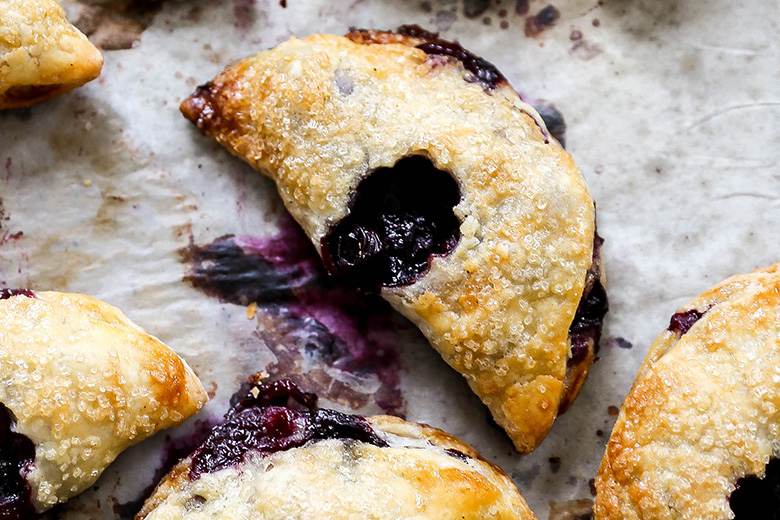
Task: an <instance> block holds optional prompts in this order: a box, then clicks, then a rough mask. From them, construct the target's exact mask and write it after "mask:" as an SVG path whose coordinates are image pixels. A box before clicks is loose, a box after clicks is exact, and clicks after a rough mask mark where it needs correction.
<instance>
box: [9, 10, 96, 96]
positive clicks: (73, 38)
mask: <svg viewBox="0 0 780 520" xmlns="http://www.w3.org/2000/svg"><path fill="white" fill-rule="evenodd" d="M102 66H103V56H102V55H101V54H100V51H99V50H97V49H96V48H95V46H94V45H92V44H91V43H90V42H89V40H88V39H87V37H86V36H84V35H83V34H82V33H81V32H80V31H79V30H78V29H76V28H75V27H74V26H72V25H71V24H70V23H69V22H68V21H67V20H66V19H65V11H64V10H63V9H62V6H60V4H58V3H57V2H56V0H0V109H4V108H18V107H25V106H29V105H32V104H34V103H39V102H41V101H45V100H47V99H50V98H53V97H55V96H59V95H60V94H63V93H65V92H67V91H69V90H72V89H74V88H76V87H79V86H81V85H83V84H84V83H86V82H88V81H91V80H93V79H95V78H96V77H98V75H99V74H100V69H101V67H102Z"/></svg>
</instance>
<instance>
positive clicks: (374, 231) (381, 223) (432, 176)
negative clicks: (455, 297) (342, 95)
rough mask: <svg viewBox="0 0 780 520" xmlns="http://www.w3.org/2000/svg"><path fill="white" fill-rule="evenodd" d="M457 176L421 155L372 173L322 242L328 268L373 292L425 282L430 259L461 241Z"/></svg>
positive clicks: (355, 284) (449, 249) (361, 184)
mask: <svg viewBox="0 0 780 520" xmlns="http://www.w3.org/2000/svg"><path fill="white" fill-rule="evenodd" d="M459 202H460V190H459V189H458V185H457V183H456V182H455V179H453V178H452V176H451V175H450V174H449V173H447V172H445V171H442V170H439V169H437V168H436V167H434V165H433V163H432V162H431V161H430V160H429V159H427V158H425V157H422V156H410V157H405V158H403V159H401V160H400V161H398V162H397V163H396V164H395V165H394V166H393V167H392V168H379V169H377V170H375V171H373V172H371V173H370V174H369V175H368V177H366V178H365V179H363V180H362V181H361V182H360V184H359V185H358V187H357V189H356V191H355V195H354V197H353V200H352V202H351V204H350V211H349V214H348V215H347V216H346V217H344V219H342V220H341V222H339V223H338V224H336V225H335V226H334V227H333V228H332V229H331V230H330V232H329V233H328V235H327V236H325V237H324V238H323V240H322V260H323V262H324V263H325V267H326V269H327V270H328V271H329V272H330V273H331V274H334V275H336V276H338V277H339V278H340V279H341V280H342V281H343V282H344V283H345V284H347V285H350V286H352V287H355V288H357V289H359V290H361V291H365V292H369V293H374V292H378V291H379V290H380V288H381V287H398V286H401V285H407V284H410V283H412V282H414V281H416V280H417V279H419V278H421V277H422V276H423V275H424V274H425V273H426V272H427V271H428V268H429V265H430V260H431V257H433V256H435V255H440V256H444V255H447V254H449V253H451V252H452V250H453V249H454V248H455V246H456V245H457V242H458V240H459V239H460V229H459V228H460V222H458V219H457V217H455V214H454V213H453V208H454V207H455V206H456V205H457V204H458V203H459Z"/></svg>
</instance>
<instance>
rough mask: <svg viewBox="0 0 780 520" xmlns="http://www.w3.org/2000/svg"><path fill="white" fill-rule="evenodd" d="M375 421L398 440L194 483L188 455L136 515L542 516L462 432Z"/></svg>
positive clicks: (272, 458)
mask: <svg viewBox="0 0 780 520" xmlns="http://www.w3.org/2000/svg"><path fill="white" fill-rule="evenodd" d="M368 421H369V423H370V424H371V426H372V427H373V429H374V430H375V431H376V432H377V435H379V436H381V437H382V438H383V439H386V440H387V441H388V443H389V444H390V446H388V447H378V446H375V445H372V444H368V443H363V442H357V441H345V440H341V439H334V440H321V441H318V442H313V443H310V444H306V445H304V446H302V447H299V448H293V449H289V450H286V451H281V452H278V453H274V454H273V455H268V456H260V455H257V456H248V457H247V458H246V459H245V460H244V461H243V462H242V463H241V464H240V465H238V466H236V467H231V468H227V469H222V470H220V471H217V472H215V473H210V474H203V475H201V476H200V478H198V479H197V480H194V481H193V480H192V479H191V478H190V475H189V467H190V463H191V459H190V458H188V459H184V460H183V461H182V462H181V463H179V464H178V465H177V466H176V467H174V469H173V470H172V471H171V472H170V473H169V474H168V475H167V476H166V477H165V479H163V481H162V482H161V483H160V485H159V486H158V487H157V489H156V490H155V492H154V493H153V494H152V496H151V497H149V499H148V500H147V502H146V503H145V504H144V508H143V509H142V511H141V512H140V513H139V514H138V516H137V517H136V518H137V519H138V520H144V519H145V520H174V519H176V520H183V519H188V520H190V519H191V520H195V519H201V518H202V519H207V518H208V519H228V518H229V519H231V520H244V519H246V520H249V519H253V520H254V519H263V520H273V519H279V520H281V519H287V518H330V519H347V518H373V519H376V520H381V519H388V520H389V519H396V518H415V519H432V520H433V519H436V520H440V519H441V520H444V519H453V520H454V519H459V520H460V519H474V520H476V519H481V518H494V519H506V520H509V519H522V520H532V519H535V518H536V517H535V516H534V514H533V513H532V512H531V511H530V509H528V505H527V504H526V503H525V500H524V499H523V497H522V496H521V495H520V493H518V491H517V488H516V487H515V486H514V484H513V483H512V481H511V480H510V479H509V477H507V476H506V474H504V473H503V472H502V471H501V470H500V469H499V468H497V467H496V466H494V465H492V464H490V463H489V462H487V461H485V460H483V459H481V458H480V457H479V454H478V453H477V452H476V451H474V449H473V448H472V447H470V446H468V445H466V444H464V443H463V442H461V441H459V440H458V439H456V438H455V437H453V436H451V435H448V434H446V433H444V432H442V431H441V430H437V429H435V428H431V427H429V426H425V425H421V424H416V423H409V422H405V421H402V420H400V419H398V418H395V417H389V416H376V417H371V418H369V419H368ZM448 449H449V450H452V451H450V453H448V452H447V451H446V450H448ZM452 453H454V454H455V455H457V456H453V455H452Z"/></svg>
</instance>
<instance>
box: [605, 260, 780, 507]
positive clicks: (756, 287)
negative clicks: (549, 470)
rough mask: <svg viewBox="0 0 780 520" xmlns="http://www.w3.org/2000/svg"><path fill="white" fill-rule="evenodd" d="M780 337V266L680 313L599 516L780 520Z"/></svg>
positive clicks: (637, 399) (619, 440) (621, 427)
mask: <svg viewBox="0 0 780 520" xmlns="http://www.w3.org/2000/svg"><path fill="white" fill-rule="evenodd" d="M779 331H780V264H775V265H772V266H770V267H768V268H765V269H759V270H757V271H753V272H752V273H749V274H745V275H739V276H733V277H731V278H729V279H727V280H726V281H724V282H722V283H720V284H718V285H716V286H715V287H714V288H712V289H710V290H709V291H707V292H706V293H704V294H702V295H701V296H699V297H698V298H696V299H694V300H693V301H692V302H690V303H688V304H687V305H685V306H684V307H682V308H681V309H680V310H679V311H677V313H676V314H675V315H674V316H672V319H671V322H670V324H669V328H668V329H667V330H665V331H664V332H663V333H662V334H661V335H660V336H658V337H657V338H656V340H655V341H654V342H653V344H652V345H651V346H650V351H649V353H648V355H647V359H645V362H644V364H643V365H642V367H641V368H640V369H639V375H638V376H637V379H636V382H635V383H634V386H633V388H632V389H631V391H630V392H629V394H628V396H627V397H626V399H625V401H624V402H623V408H622V410H621V411H620V414H619V415H618V419H617V422H616V424H615V428H614V430H613V431H612V436H611V438H610V440H609V443H608V445H607V451H606V454H605V456H604V460H603V462H602V463H601V468H600V470H599V474H598V478H597V479H596V490H597V495H596V501H595V509H594V512H595V518H597V519H616V520H617V519H621V520H631V519H643V520H655V519H686V520H695V519H707V520H720V519H723V520H726V519H731V518H736V519H737V520H763V519H773V518H778V516H777V514H778V513H777V512H778V511H780V464H778V463H777V462H776V461H777V459H775V457H778V455H780V334H779ZM770 460H772V462H770Z"/></svg>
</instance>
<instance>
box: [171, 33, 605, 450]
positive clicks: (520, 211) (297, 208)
mask: <svg viewBox="0 0 780 520" xmlns="http://www.w3.org/2000/svg"><path fill="white" fill-rule="evenodd" d="M388 34H389V33H375V32H358V33H352V34H350V35H349V36H350V38H351V39H349V38H342V37H337V36H329V35H314V36H310V37H307V38H305V39H295V38H293V39H291V40H289V41H287V42H285V43H283V44H281V45H279V46H278V47H276V48H275V49H273V50H270V51H266V52H262V53H259V54H257V55H255V56H252V57H249V58H247V59H245V60H243V61H240V62H238V63H235V64H233V65H230V66H229V67H228V68H227V69H226V70H225V71H224V72H223V73H222V74H220V75H219V76H217V77H216V78H215V79H214V80H213V81H211V82H210V83H208V84H207V85H204V86H203V87H201V88H199V89H198V91H197V92H196V93H195V94H194V95H193V96H192V97H191V98H189V99H188V100H186V101H185V102H184V103H183V104H182V112H183V113H184V115H185V116H186V117H187V118H189V119H190V120H192V121H193V122H195V123H196V124H197V125H198V127H199V128H201V129H202V130H203V131H204V132H205V133H207V134H208V135H210V136H212V137H213V138H215V139H216V140H217V141H219V142H220V143H221V144H223V145H224V146H226V147H227V148H228V149H229V150H230V151H231V152H232V153H234V154H236V155H238V156H239V157H241V158H243V159H244V160H246V161H247V162H249V163H250V164H251V165H252V166H253V167H255V168H256V169H258V170H259V171H260V172H262V173H264V174H266V175H268V176H269V177H271V178H272V179H274V180H275V181H276V184H277V187H278V190H279V193H280V195H281V197H282V199H283V201H284V203H285V205H286V207H287V209H288V210H289V211H290V213H291V214H292V215H293V217H294V218H295V219H296V220H297V221H298V222H299V223H300V224H301V226H302V227H303V229H304V231H305V232H306V233H307V234H308V236H309V237H310V238H311V240H312V241H313V243H314V245H315V246H316V247H317V248H318V251H320V253H321V254H322V253H323V246H322V241H323V239H324V238H325V237H326V236H327V234H328V233H329V231H330V230H331V229H332V228H333V226H334V225H335V224H336V223H338V222H339V221H340V220H341V219H343V218H344V217H345V216H346V215H347V213H348V212H349V207H350V203H351V201H352V198H353V196H354V191H355V189H356V187H357V186H358V184H359V183H360V181H361V180H362V179H364V178H365V177H367V176H368V175H369V174H370V173H371V172H373V171H376V170H377V169H379V168H383V167H384V168H387V167H392V166H393V165H395V164H396V163H398V162H399V161H400V160H401V159H402V158H404V157H408V156H414V155H418V156H423V157H426V158H428V159H430V161H431V162H432V163H433V165H434V166H435V167H436V168H438V169H439V170H443V171H446V172H448V173H449V174H450V175H451V176H452V177H453V178H454V179H455V181H456V182H457V184H458V187H459V189H460V195H461V200H460V203H459V204H458V205H457V206H456V207H455V208H454V213H455V216H456V217H457V218H458V220H459V222H460V228H459V240H458V242H457V246H455V248H454V250H452V252H451V253H449V254H448V255H446V256H435V257H432V259H431V261H430V265H429V269H428V271H427V273H426V274H425V275H424V276H422V278H420V279H418V280H417V281H415V282H414V283H410V284H407V285H400V286H395V287H383V288H382V290H381V295H382V296H383V297H384V298H385V299H387V300H388V301H389V302H390V303H391V304H392V305H393V306H394V307H395V308H396V309H397V310H398V311H399V312H401V313H402V314H404V315H405V316H406V317H408V318H409V319H410V320H412V321H413V322H414V323H415V324H416V325H417V326H418V327H419V328H420V329H421V330H422V332H423V333H424V334H425V336H426V337H427V338H428V340H429V341H430V342H431V343H432V345H433V346H434V347H435V348H436V349H437V350H438V351H439V352H440V353H441V355H442V356H443V357H444V359H445V360H446V361H447V363H449V364H450V365H451V366H452V367H453V368H455V369H456V370H458V371H459V372H460V373H461V374H463V376H464V377H465V378H466V379H467V380H468V382H469V385H470V386H471V387H472V389H473V390H474V391H475V392H476V393H477V394H478V395H479V396H480V398H481V399H482V400H483V402H485V404H487V405H488V407H489V408H490V410H491V412H492V414H493V416H494V418H495V419H496V421H497V422H498V423H499V424H500V425H501V426H502V427H503V428H504V429H505V430H506V431H507V433H508V434H509V436H510V437H511V438H512V440H513V441H514V444H515V446H516V448H517V449H518V450H520V451H523V452H527V451H530V450H532V449H533V448H535V447H536V446H537V445H538V444H539V443H540V442H541V440H542V439H543V438H544V436H545V435H546V434H547V432H548V431H549V429H550V428H551V426H552V423H553V421H554V419H555V417H556V415H557V413H558V409H559V405H560V403H561V396H562V394H563V393H564V391H565V390H564V377H565V372H566V361H567V356H568V355H569V351H570V342H569V339H568V329H569V326H570V325H571V324H572V320H573V318H574V315H575V311H576V310H577V306H578V303H579V301H580V299H581V297H582V294H583V287H584V285H585V280H586V271H587V270H588V268H589V267H590V266H591V264H592V261H593V259H592V253H593V243H594V233H595V214H594V213H595V212H594V205H593V201H592V199H591V197H590V195H589V193H588V190H587V188H586V186H585V183H584V180H583V177H582V175H581V172H580V171H579V170H578V168H577V167H576V165H575V164H574V162H573V160H572V158H571V156H570V155H569V154H568V153H567V152H565V151H564V150H563V149H562V148H560V146H558V145H557V143H556V142H555V141H554V139H551V138H550V136H549V134H548V133H547V132H546V129H545V128H544V123H543V122H542V121H541V118H540V117H539V116H538V114H537V113H536V111H535V110H534V109H533V108H532V107H531V106H530V105H528V104H526V103H524V102H523V101H522V100H521V99H520V97H519V96H518V95H517V94H516V93H515V92H514V91H513V90H512V89H511V88H509V87H508V86H507V85H506V84H505V81H501V80H500V79H499V80H496V81H493V80H491V82H490V83H485V82H482V81H481V80H480V79H479V77H478V75H475V74H474V73H472V72H471V71H469V70H467V69H465V68H464V66H463V63H461V61H459V60H458V59H455V58H453V57H448V56H442V55H436V54H426V52H424V51H423V50H421V49H418V48H416V47H415V45H416V44H417V43H419V41H420V40H419V37H417V36H408V37H404V36H400V35H394V36H392V38H391V37H389V36H386V37H384V38H385V39H386V40H388V41H381V43H377V41H380V40H382V37H380V36H381V35H388ZM361 35H362V36H361ZM353 40H357V41H353ZM409 189H414V186H410V187H409ZM431 196H435V193H432V194H431ZM581 368H582V366H579V367H578V369H581ZM584 368H585V370H587V366H586V367H584ZM572 388H573V389H574V390H573V393H576V390H578V389H579V385H578V382H576V381H575V382H574V383H573V385H572Z"/></svg>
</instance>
